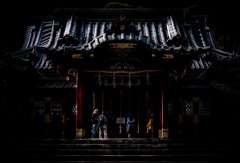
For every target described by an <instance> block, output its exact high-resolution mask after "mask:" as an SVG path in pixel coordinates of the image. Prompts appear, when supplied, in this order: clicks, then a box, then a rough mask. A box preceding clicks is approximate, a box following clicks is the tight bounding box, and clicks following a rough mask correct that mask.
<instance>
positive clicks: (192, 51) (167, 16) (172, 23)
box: [15, 8, 235, 70]
mask: <svg viewBox="0 0 240 163" xmlns="http://www.w3.org/2000/svg"><path fill="white" fill-rule="evenodd" d="M55 12H56V13H55V16H48V17H42V18H38V19H37V21H35V23H32V24H30V25H29V26H27V27H26V34H25V40H24V43H23V46H22V49H21V50H20V51H18V52H16V53H15V54H16V55H19V54H21V51H22V52H24V51H26V49H32V50H33V51H32V53H31V54H34V55H35V57H37V58H38V60H36V62H34V67H35V68H36V69H39V70H47V69H52V68H53V66H52V61H51V60H47V59H46V57H45V56H44V53H45V52H46V50H47V51H52V50H56V51H60V50H72V51H77V52H83V53H89V54H90V53H91V52H92V51H94V50H95V49H96V48H97V47H98V46H99V45H101V44H102V43H105V42H111V41H117V40H125V41H135V42H141V43H144V44H145V45H146V46H148V47H149V48H150V49H152V53H154V54H156V55H162V54H166V53H173V52H174V53H179V55H196V54H197V55H198V58H196V59H193V60H192V62H191V63H190V65H189V69H191V70H199V69H202V70H205V69H208V68H209V67H210V66H211V64H212V63H213V61H214V60H215V59H224V58H232V57H235V55H234V54H232V53H228V52H224V51H221V50H219V49H218V47H217V44H216V39H215V34H214V30H212V29H211V28H210V27H208V26H207V16H206V15H191V14H190V12H189V11H188V10H186V9H175V10H167V9H91V10H86V9H76V8H75V9H72V10H71V9H56V11H55ZM122 20H124V21H125V22H126V23H127V25H128V27H131V28H132V29H131V30H130V31H128V32H126V31H124V32H123V31H121V30H116V28H118V27H120V26H118V25H119V24H118V23H119V22H121V21H122ZM120 25H121V24H120ZM133 31H135V32H133ZM136 31H137V32H136ZM65 34H70V35H71V36H73V37H75V38H77V39H78V40H79V44H78V45H77V46H66V47H60V48H59V47H57V43H58V40H59V39H60V38H62V37H63V36H64V35H65ZM36 47H38V48H39V49H42V50H36V49H37V48H36ZM22 57H24V56H22Z"/></svg>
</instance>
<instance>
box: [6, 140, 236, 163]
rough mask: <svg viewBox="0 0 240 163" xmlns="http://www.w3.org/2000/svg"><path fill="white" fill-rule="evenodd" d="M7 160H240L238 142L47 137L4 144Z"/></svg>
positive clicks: (38, 162)
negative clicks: (239, 157) (239, 158)
mask: <svg viewBox="0 0 240 163" xmlns="http://www.w3.org/2000/svg"><path fill="white" fill-rule="evenodd" d="M5 145H6V146H5V147H6V148H5V150H4V157H3V158H4V160H5V161H4V163H5V162H6V163H8V162H9V163H10V162H11V163H12V162H16V161H17V162H22V163H30V162H32V163H50V162H51V163H83V162H84V163H90V162H91V163H95V162H96V163H100V162H107V163H111V162H114V163H117V162H129V163H130V162H140V163H147V162H148V163H150V162H162V163H170V162H172V163H180V162H181V163H183V162H184V163H190V162H192V163H203V162H222V161H223V160H225V161H226V162H228V163H230V162H238V161H239V160H238V161H237V154H236V152H237V151H238V150H237V149H236V147H237V143H236V142H232V141H227V140H224V141H223V140H207V139H205V140H198V139H158V138H153V139H148V138H132V139H128V138H109V139H92V138H86V139H55V140H53V139H44V140H24V141H19V140H18V141H10V142H8V143H6V144H5Z"/></svg>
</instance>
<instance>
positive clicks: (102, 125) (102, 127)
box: [98, 110, 108, 138]
mask: <svg viewBox="0 0 240 163" xmlns="http://www.w3.org/2000/svg"><path fill="white" fill-rule="evenodd" d="M98 119H99V120H98V125H99V138H108V135H107V117H106V113H105V111H104V110H103V111H102V114H101V115H99V118H98Z"/></svg>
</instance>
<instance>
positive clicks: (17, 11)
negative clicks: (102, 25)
mask: <svg viewBox="0 0 240 163" xmlns="http://www.w3.org/2000/svg"><path fill="white" fill-rule="evenodd" d="M109 2H117V3H125V4H126V3H128V4H129V5H130V6H132V7H139V6H142V7H149V8H152V7H157V8H175V7H191V6H195V7H194V8H195V9H194V10H196V11H197V12H198V13H199V14H204V15H208V17H209V19H208V23H209V25H210V26H211V27H213V28H214V29H216V31H217V33H219V35H223V36H228V35H230V36H231V37H232V39H234V40H236V41H239V40H240V39H239V38H240V33H239V27H240V25H239V18H238V17H239V10H240V8H239V7H238V5H237V3H236V2H230V1H209V0H208V1H207V0H201V1H200V0H190V1H186V0H183V1H180V0H178V1H168V0H165V1H158V0H124V1H123V0H102V1H100V0H66V1H38V0H36V1H28V2H25V1H24V0H23V1H16V2H11V1H6V2H4V3H5V4H2V5H1V8H2V9H1V10H0V18H1V27H0V30H1V36H2V38H1V39H0V40H1V41H0V47H1V49H4V50H5V51H8V52H13V51H17V50H20V48H21V45H22V43H23V38H24V35H25V29H26V26H27V25H28V23H31V21H32V18H33V17H34V16H35V15H38V16H39V15H49V14H51V13H52V12H53V11H54V9H55V8H99V7H105V6H106V4H107V3H109Z"/></svg>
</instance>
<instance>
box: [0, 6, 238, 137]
mask: <svg viewBox="0 0 240 163" xmlns="http://www.w3.org/2000/svg"><path fill="white" fill-rule="evenodd" d="M233 57H235V56H234V54H232V53H228V52H224V51H221V50H219V49H218V47H217V44H216V38H215V33H214V30H212V29H211V27H209V26H208V24H207V17H206V16H205V15H196V14H192V13H191V10H188V9H185V8H184V9H182V8H174V9H150V8H144V9H143V8H135V9H129V8H123V9H119V8H116V9H114V8H103V9H101V8H98V9H82V8H74V9H68V8H65V9H62V8H59V9H56V10H55V11H54V13H53V15H49V16H46V17H39V18H35V20H34V21H33V22H31V23H30V24H29V25H28V26H27V27H26V33H25V39H24V42H23V44H22V48H21V49H20V50H19V51H17V52H14V53H11V54H7V55H6V56H4V57H3V62H2V64H1V65H2V66H1V72H3V74H4V75H3V80H1V82H2V84H1V85H2V86H1V89H2V91H1V92H2V94H3V95H4V96H3V97H2V100H1V101H2V102H1V106H2V108H4V109H3V110H2V113H3V114H2V122H3V123H2V124H3V125H2V128H3V131H4V135H3V136H4V137H9V136H10V137H14V135H15V134H17V133H18V135H19V133H20V134H22V135H23V136H24V137H26V136H28V137H30V138H90V137H91V118H90V117H91V114H92V112H93V111H94V109H99V111H100V112H101V111H103V110H104V111H106V112H108V113H109V114H111V115H113V120H112V121H111V122H112V123H113V125H112V127H111V128H110V127H109V130H110V132H111V135H109V137H114V138H117V137H127V136H126V130H125V127H126V117H127V115H128V114H129V113H131V114H133V116H134V137H136V138H138V137H139V138H142V137H155V138H156V137H157V138H181V137H200V136H201V137H203V136H204V137H207V136H208V135H209V133H210V132H213V131H212V126H214V125H215V124H216V123H217V122H216V117H217V115H218V114H220V113H219V110H217V109H216V108H215V105H214V102H213V91H212V89H211V87H210V86H209V84H208V80H207V78H206V73H207V72H208V69H209V68H210V67H211V66H212V65H213V64H214V61H216V60H221V59H225V58H233ZM9 60H11V62H8V61H9ZM13 101H14V102H13ZM150 120H152V124H151V128H148V124H149V123H148V122H149V121H150Z"/></svg>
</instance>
